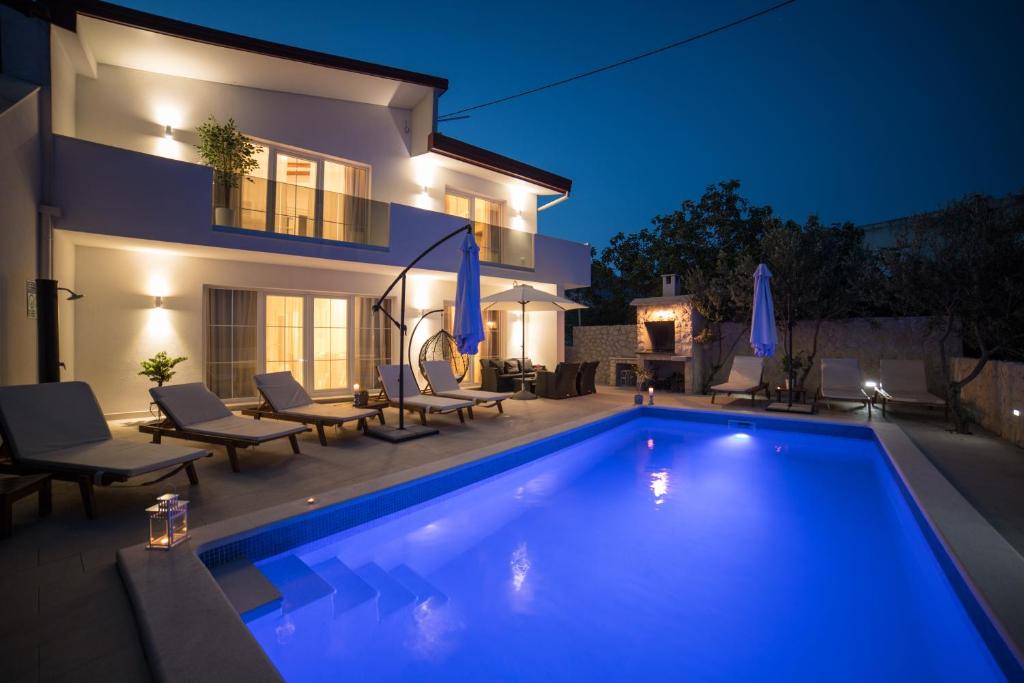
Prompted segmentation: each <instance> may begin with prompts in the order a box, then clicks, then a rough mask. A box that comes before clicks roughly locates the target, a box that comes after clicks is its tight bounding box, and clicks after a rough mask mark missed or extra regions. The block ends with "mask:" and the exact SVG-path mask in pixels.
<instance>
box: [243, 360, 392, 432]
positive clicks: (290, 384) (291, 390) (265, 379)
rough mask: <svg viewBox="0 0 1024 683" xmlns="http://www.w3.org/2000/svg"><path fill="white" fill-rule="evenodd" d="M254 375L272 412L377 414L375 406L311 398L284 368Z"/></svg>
mask: <svg viewBox="0 0 1024 683" xmlns="http://www.w3.org/2000/svg"><path fill="white" fill-rule="evenodd" d="M254 379H255V380H256V388H257V389H259V391H260V393H261V394H263V397H264V398H265V399H267V403H269V404H270V407H271V408H272V409H273V410H274V412H276V413H282V414H284V415H290V416H292V417H296V418H308V419H309V420H310V421H311V422H348V421H349V420H362V419H364V418H368V417H376V416H377V412H378V411H377V410H371V409H368V408H355V407H353V406H351V405H342V404H333V405H325V404H322V403H316V402H314V401H313V399H311V398H310V397H309V394H307V393H306V390H305V389H303V388H302V385H301V384H299V383H298V382H296V381H295V378H294V377H292V373H290V372H288V371H287V370H285V371H282V372H268V373H266V374H262V375H256V376H255V377H254Z"/></svg>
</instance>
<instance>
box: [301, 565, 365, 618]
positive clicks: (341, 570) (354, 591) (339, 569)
mask: <svg viewBox="0 0 1024 683" xmlns="http://www.w3.org/2000/svg"><path fill="white" fill-rule="evenodd" d="M313 571H315V572H316V573H317V574H319V575H320V578H322V579H323V580H324V581H326V582H327V583H329V584H331V586H333V587H334V618H335V619H337V618H338V617H340V616H342V615H343V614H345V613H347V612H349V611H351V610H354V609H356V608H358V607H360V606H362V605H364V604H366V603H368V602H369V601H371V600H373V599H374V598H376V597H377V595H378V593H377V589H376V588H374V587H373V586H371V585H370V584H368V583H366V582H365V581H363V580H362V579H361V578H359V575H358V574H356V573H355V572H354V571H352V570H351V569H349V567H348V565H347V564H345V563H344V562H342V561H341V560H339V559H338V558H336V557H332V558H330V559H328V560H324V561H323V562H321V563H320V564H315V565H313Z"/></svg>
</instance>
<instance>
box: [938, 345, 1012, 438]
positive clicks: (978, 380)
mask: <svg viewBox="0 0 1024 683" xmlns="http://www.w3.org/2000/svg"><path fill="white" fill-rule="evenodd" d="M976 362H977V361H976V360H975V359H974V358H954V359H953V373H954V375H953V376H954V377H957V378H961V377H965V376H966V375H967V374H968V373H970V372H971V370H973V369H974V364H975V363H976ZM962 398H963V401H964V403H965V404H966V405H967V406H968V407H969V408H970V409H971V410H972V411H973V412H974V417H975V419H976V420H977V421H978V422H979V423H980V424H981V426H982V427H984V428H985V429H987V430H989V431H990V432H993V433H995V434H998V435H999V436H1001V437H1002V438H1004V439H1006V440H1007V441H1009V442H1011V443H1014V444H1016V445H1018V446H1021V447H1024V363H1008V362H1005V361H989V362H988V363H986V364H985V367H984V368H982V370H981V374H979V375H978V376H977V377H975V378H974V379H973V380H972V381H971V382H969V383H968V384H967V385H966V386H965V387H964V388H963V393H962ZM1014 410H1017V411H1019V413H1020V414H1019V415H1014V414H1013V411H1014Z"/></svg>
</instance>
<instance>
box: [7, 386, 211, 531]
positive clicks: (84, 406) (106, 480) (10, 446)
mask: <svg viewBox="0 0 1024 683" xmlns="http://www.w3.org/2000/svg"><path fill="white" fill-rule="evenodd" d="M0 436H2V437H3V447H2V450H3V456H4V457H3V459H2V460H0V471H4V472H11V473H14V474H31V473H46V474H49V475H51V476H52V477H53V478H54V479H61V480H64V481H73V482H77V483H78V487H79V489H80V491H81V493H82V505H83V506H84V508H85V514H86V516H87V517H89V518H90V519H92V518H93V517H94V516H95V510H96V507H95V505H96V504H95V498H94V492H93V486H94V485H97V484H98V485H101V486H104V485H108V484H111V483H114V482H123V481H127V480H128V479H130V478H132V477H137V476H140V475H143V474H150V473H152V472H158V471H160V470H167V469H170V468H175V469H173V470H172V471H171V472H170V473H169V474H168V475H167V476H170V474H173V473H174V472H177V471H178V470H179V469H184V470H185V473H186V474H188V479H189V482H191V483H192V484H198V483H199V478H198V476H197V475H196V470H195V464H194V462H195V460H197V459H199V458H204V457H206V456H208V455H209V453H208V452H206V451H205V450H201V449H200V450H197V449H195V448H189V447H184V446H181V447H179V446H154V445H153V444H148V443H136V442H134V441H125V440H121V439H114V438H113V437H112V436H111V434H110V428H109V427H108V426H107V421H106V420H105V419H104V418H103V411H102V410H100V406H99V403H97V402H96V396H95V395H93V393H92V389H90V388H89V385H88V384H86V383H85V382H51V383H47V384H27V385H22V386H8V387H0ZM161 478H163V477H161Z"/></svg>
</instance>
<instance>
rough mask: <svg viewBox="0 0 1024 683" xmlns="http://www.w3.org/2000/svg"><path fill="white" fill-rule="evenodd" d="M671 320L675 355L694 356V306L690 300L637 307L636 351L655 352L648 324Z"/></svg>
mask: <svg viewBox="0 0 1024 683" xmlns="http://www.w3.org/2000/svg"><path fill="white" fill-rule="evenodd" d="M666 320H671V321H673V322H674V323H675V330H674V331H675V336H674V345H673V349H674V351H673V353H674V354H675V355H677V356H692V355H693V334H694V332H698V331H699V330H695V329H694V323H695V322H696V321H695V320H694V316H693V304H692V303H690V301H689V299H687V300H685V301H677V302H674V303H670V304H669V303H667V304H643V305H639V306H637V307H636V334H635V336H634V349H633V352H634V353H635V352H636V351H644V352H650V351H653V350H654V348H653V344H652V343H651V336H650V334H648V332H647V323H648V322H660V321H666Z"/></svg>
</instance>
